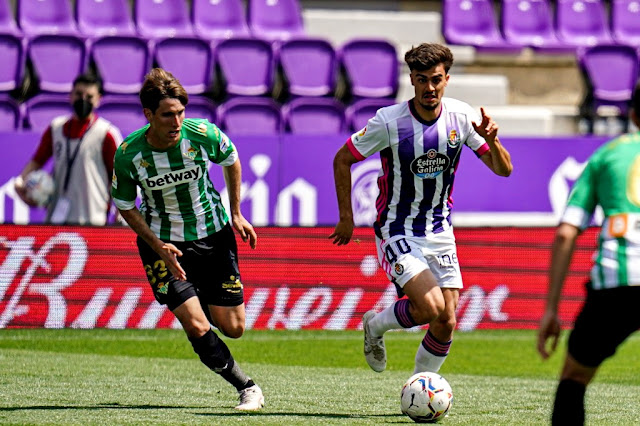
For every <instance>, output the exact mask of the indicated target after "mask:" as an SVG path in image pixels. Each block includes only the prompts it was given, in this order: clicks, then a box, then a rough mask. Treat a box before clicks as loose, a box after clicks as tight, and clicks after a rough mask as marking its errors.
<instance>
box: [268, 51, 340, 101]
mask: <svg viewBox="0 0 640 426" xmlns="http://www.w3.org/2000/svg"><path fill="white" fill-rule="evenodd" d="M277 61H278V62H279V64H280V66H281V67H282V72H283V74H284V77H285V80H286V84H287V91H288V93H289V94H290V95H293V96H327V95H332V94H333V92H334V90H335V86H336V75H337V60H336V52H335V50H334V49H333V46H332V45H331V43H329V42H328V41H327V40H325V39H321V38H293V39H290V40H287V41H285V42H283V43H282V44H281V45H280V47H279V49H278V51H277Z"/></svg>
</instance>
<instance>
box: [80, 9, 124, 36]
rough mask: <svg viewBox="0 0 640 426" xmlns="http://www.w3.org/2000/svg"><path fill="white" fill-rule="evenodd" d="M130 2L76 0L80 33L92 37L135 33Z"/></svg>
mask: <svg viewBox="0 0 640 426" xmlns="http://www.w3.org/2000/svg"><path fill="white" fill-rule="evenodd" d="M130 4H131V3H130V2H129V1H128V0H108V1H105V0H76V16H77V19H78V29H79V30H80V33H81V34H83V35H85V36H87V37H92V38H95V37H102V36H114V35H122V36H134V35H136V28H135V25H134V23H133V18H132V17H131V9H130V7H131V6H130Z"/></svg>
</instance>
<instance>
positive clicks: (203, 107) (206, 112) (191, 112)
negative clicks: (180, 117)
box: [185, 96, 216, 123]
mask: <svg viewBox="0 0 640 426" xmlns="http://www.w3.org/2000/svg"><path fill="white" fill-rule="evenodd" d="M185 117H187V118H206V119H207V120H209V122H211V123H215V122H216V106H215V104H214V103H213V102H212V101H211V99H209V98H205V97H204V96H189V104H188V105H187V107H186V108H185Z"/></svg>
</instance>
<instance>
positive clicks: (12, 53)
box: [0, 33, 26, 92]
mask: <svg viewBox="0 0 640 426" xmlns="http://www.w3.org/2000/svg"><path fill="white" fill-rule="evenodd" d="M25 51H26V43H25V41H24V39H22V38H21V37H20V36H18V35H14V34H10V33H6V34H0V58H2V61H0V91H2V92H8V91H11V90H14V89H17V88H18V87H20V85H21V84H22V78H23V76H24V65H25V57H26V52H25Z"/></svg>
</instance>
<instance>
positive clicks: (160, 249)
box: [118, 207, 187, 280]
mask: <svg viewBox="0 0 640 426" xmlns="http://www.w3.org/2000/svg"><path fill="white" fill-rule="evenodd" d="M118 211H119V212H120V215H121V216H122V218H123V219H124V220H125V221H126V222H127V223H128V224H129V226H130V227H131V229H133V230H134V232H135V233H136V234H138V235H139V236H140V238H142V239H143V240H144V241H145V242H146V243H147V244H149V247H151V248H152V249H153V250H154V251H155V252H156V253H158V255H159V256H160V258H161V259H162V260H163V261H164V263H165V265H166V266H167V268H169V271H170V272H171V274H172V275H173V276H174V277H176V278H177V279H179V280H186V279H187V273H186V272H185V271H184V269H182V266H181V265H180V262H178V256H182V251H180V250H179V249H178V248H177V247H176V246H174V245H173V244H171V243H165V242H164V241H162V240H161V239H160V238H158V237H156V235H155V234H154V233H153V231H151V228H149V225H147V223H146V222H145V221H144V218H143V217H142V214H140V211H139V210H138V209H137V208H135V207H134V208H133V209H131V210H118Z"/></svg>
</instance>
